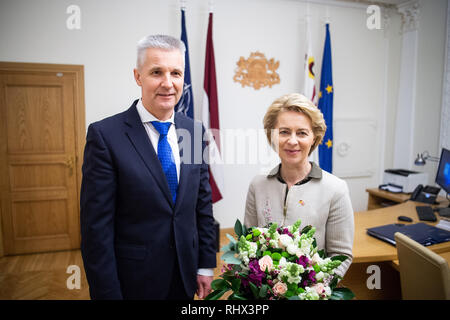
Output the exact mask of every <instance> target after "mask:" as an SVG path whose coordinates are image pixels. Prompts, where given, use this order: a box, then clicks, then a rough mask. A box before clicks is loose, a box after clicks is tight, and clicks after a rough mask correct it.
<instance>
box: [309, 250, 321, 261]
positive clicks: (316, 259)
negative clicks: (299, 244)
mask: <svg viewBox="0 0 450 320" xmlns="http://www.w3.org/2000/svg"><path fill="white" fill-rule="evenodd" d="M311 261H312V264H317V263H319V264H320V262H321V261H322V258H321V257H320V256H319V254H318V253H317V252H316V253H314V255H313V256H312V258H311Z"/></svg>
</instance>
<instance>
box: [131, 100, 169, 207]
mask: <svg viewBox="0 0 450 320" xmlns="http://www.w3.org/2000/svg"><path fill="white" fill-rule="evenodd" d="M137 101H138V100H136V101H135V102H134V103H133V105H132V106H131V108H129V109H128V112H127V113H126V118H125V123H126V124H127V126H128V127H127V130H126V134H127V136H128V138H129V139H130V141H131V143H132V144H133V146H134V148H135V149H136V151H137V153H138V154H139V155H140V157H141V158H142V161H144V163H145V165H146V167H147V168H148V169H149V171H150V173H151V175H152V176H153V178H154V179H155V180H156V183H157V184H158V186H159V187H160V189H161V190H162V192H163V194H164V196H165V197H166V199H167V201H169V203H170V204H171V206H172V207H173V202H172V198H171V195H170V190H169V185H168V184H167V180H166V177H165V175H164V172H163V170H162V167H161V163H160V162H159V159H158V156H157V155H156V152H155V150H154V148H153V146H152V143H151V142H150V140H149V138H148V135H147V132H146V131H145V128H144V126H143V125H142V122H141V118H140V117H139V113H138V112H137V109H136V103H137Z"/></svg>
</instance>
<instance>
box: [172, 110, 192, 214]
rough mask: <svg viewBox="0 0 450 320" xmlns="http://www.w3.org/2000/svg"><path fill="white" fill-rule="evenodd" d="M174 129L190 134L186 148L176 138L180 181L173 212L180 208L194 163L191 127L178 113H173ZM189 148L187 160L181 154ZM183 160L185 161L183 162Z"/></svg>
mask: <svg viewBox="0 0 450 320" xmlns="http://www.w3.org/2000/svg"><path fill="white" fill-rule="evenodd" d="M175 127H176V128H177V129H185V130H188V131H189V133H190V136H191V137H190V138H191V139H190V142H191V143H190V145H189V146H186V144H185V143H184V144H182V142H181V141H180V137H178V148H179V150H180V160H181V163H180V179H179V182H178V191H177V200H176V203H175V212H176V211H177V209H178V207H179V206H180V203H181V201H182V199H183V198H184V195H185V193H186V189H187V188H188V185H189V180H188V177H189V173H190V171H191V167H192V164H193V163H194V162H193V161H194V145H195V143H194V132H193V129H192V126H189V122H188V121H186V120H185V119H184V118H183V117H182V116H181V115H180V114H179V113H178V112H176V113H175ZM180 142H181V143H180ZM186 147H188V148H190V150H189V151H190V158H189V159H187V157H186V155H185V154H183V153H184V152H186V151H185V148H186ZM183 159H184V160H185V161H183ZM186 161H189V162H188V163H185V162H186Z"/></svg>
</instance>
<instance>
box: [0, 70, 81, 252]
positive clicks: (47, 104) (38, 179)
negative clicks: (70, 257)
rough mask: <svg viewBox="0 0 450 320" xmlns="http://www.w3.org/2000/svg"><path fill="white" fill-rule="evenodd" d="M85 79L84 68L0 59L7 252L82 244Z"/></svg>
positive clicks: (0, 173) (0, 167) (0, 168)
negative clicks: (1, 61) (81, 199)
mask: <svg viewBox="0 0 450 320" xmlns="http://www.w3.org/2000/svg"><path fill="white" fill-rule="evenodd" d="M83 85H84V84H83V67H82V66H67V65H44V64H25V63H0V148H1V155H0V179H1V185H0V187H1V218H2V229H3V247H4V254H5V255H12V254H22V253H34V252H44V251H56V250H65V249H74V248H79V247H80V224H79V190H80V183H81V165H80V162H81V152H82V148H83V146H84V136H85V123H84V96H83ZM80 131H81V132H80Z"/></svg>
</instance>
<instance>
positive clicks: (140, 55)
mask: <svg viewBox="0 0 450 320" xmlns="http://www.w3.org/2000/svg"><path fill="white" fill-rule="evenodd" d="M150 48H156V49H163V50H168V51H171V50H180V52H181V55H182V56H183V66H184V55H185V52H186V46H185V45H184V42H183V41H181V40H180V39H177V38H174V37H171V36H167V35H163V34H157V35H149V36H146V37H144V38H142V39H141V40H139V42H138V44H137V61H136V68H139V67H140V66H142V65H143V64H144V62H145V58H146V56H145V55H146V51H147V49H150Z"/></svg>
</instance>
